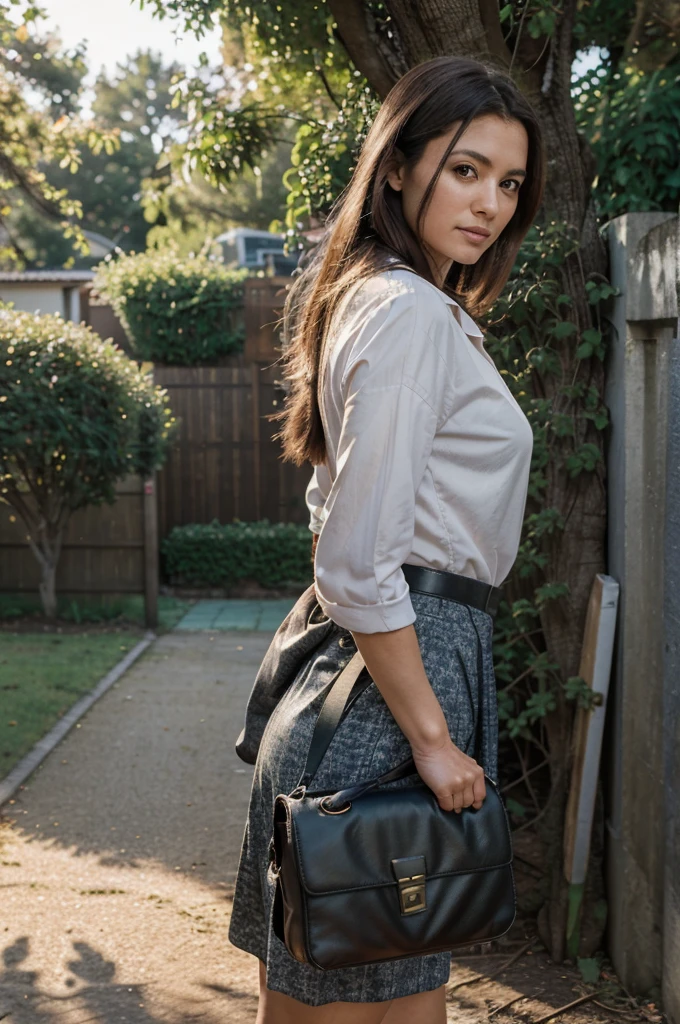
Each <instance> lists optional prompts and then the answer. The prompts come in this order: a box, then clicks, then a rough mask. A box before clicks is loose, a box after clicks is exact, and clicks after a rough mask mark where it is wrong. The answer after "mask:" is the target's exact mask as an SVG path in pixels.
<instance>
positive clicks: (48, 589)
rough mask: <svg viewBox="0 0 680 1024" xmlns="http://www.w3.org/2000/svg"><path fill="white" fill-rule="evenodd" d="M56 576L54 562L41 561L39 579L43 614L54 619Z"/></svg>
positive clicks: (55, 612)
mask: <svg viewBox="0 0 680 1024" xmlns="http://www.w3.org/2000/svg"><path fill="white" fill-rule="evenodd" d="M56 578H57V565H56V562H43V565H42V579H41V581H40V600H41V601H42V605H43V611H44V612H45V616H46V617H47V618H48V619H54V618H55V617H56V614H57V591H56Z"/></svg>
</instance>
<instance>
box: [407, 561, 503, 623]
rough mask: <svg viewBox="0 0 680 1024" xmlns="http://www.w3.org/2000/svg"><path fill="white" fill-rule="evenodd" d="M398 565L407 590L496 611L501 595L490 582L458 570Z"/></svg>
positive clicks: (494, 612) (408, 564) (491, 611)
mask: <svg viewBox="0 0 680 1024" xmlns="http://www.w3.org/2000/svg"><path fill="white" fill-rule="evenodd" d="M401 568H402V570H403V573H404V576H405V577H406V582H407V583H408V585H409V590H416V591H418V593H420V594H431V595H432V596H433V597H446V598H448V599H449V600H451V601H461V602H462V603H463V604H471V605H472V606H473V608H479V609H480V610H481V611H483V612H487V613H488V614H489V615H492V616H493V615H495V614H496V612H497V611H498V605H499V603H500V600H501V598H502V596H503V590H502V588H501V587H493V586H492V585H491V584H490V583H484V582H483V581H482V580H476V579H474V578H473V577H472V576H461V575H460V573H457V572H445V571H444V570H443V569H430V568H428V567H427V566H425V565H412V564H411V563H410V562H404V563H403V564H402V566H401Z"/></svg>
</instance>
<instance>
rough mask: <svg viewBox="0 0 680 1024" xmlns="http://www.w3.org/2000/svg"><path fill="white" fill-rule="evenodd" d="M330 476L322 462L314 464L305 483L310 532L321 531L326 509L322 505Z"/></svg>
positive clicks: (326, 493)
mask: <svg viewBox="0 0 680 1024" xmlns="http://www.w3.org/2000/svg"><path fill="white" fill-rule="evenodd" d="M331 483H332V481H331V477H330V473H329V472H328V467H327V466H326V465H325V464H324V463H319V465H318V466H314V472H313V473H312V478H311V480H310V481H309V483H308V484H307V490H306V491H305V501H306V502H307V508H308V509H309V529H310V530H311V531H312V533H321V527H322V526H323V523H324V519H325V517H326V510H325V508H324V505H325V503H326V499H327V498H328V494H329V492H330V489H331Z"/></svg>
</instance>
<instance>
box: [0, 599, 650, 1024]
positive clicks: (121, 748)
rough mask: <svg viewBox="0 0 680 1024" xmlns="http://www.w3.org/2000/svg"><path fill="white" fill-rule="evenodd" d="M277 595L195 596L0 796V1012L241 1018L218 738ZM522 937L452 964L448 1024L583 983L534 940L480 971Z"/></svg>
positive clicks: (239, 823) (63, 1017)
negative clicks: (0, 801) (9, 796)
mask: <svg viewBox="0 0 680 1024" xmlns="http://www.w3.org/2000/svg"><path fill="white" fill-rule="evenodd" d="M274 604H276V606H277V607H276V608H274V607H273V605H274ZM201 606H203V607H201ZM249 606H250V607H249ZM291 606H292V601H277V602H273V601H272V602H263V601H253V602H248V601H202V602H199V605H197V606H196V607H195V608H193V609H192V611H191V612H190V613H189V615H188V616H187V617H186V618H185V619H184V620H183V622H182V623H181V624H180V627H181V628H178V629H176V630H175V631H174V632H173V633H169V634H166V635H164V636H162V637H160V638H159V639H158V640H157V641H155V642H154V644H153V645H152V646H151V647H150V648H149V649H148V650H147V651H146V652H145V653H144V654H143V655H142V656H141V658H140V659H139V660H138V661H137V662H135V664H134V665H133V666H132V668H131V669H130V670H129V671H128V672H127V674H126V675H125V676H123V677H122V678H121V679H120V680H119V682H117V683H116V684H114V686H113V687H112V688H111V689H110V690H108V691H107V693H105V694H104V696H103V697H102V698H101V699H100V700H99V701H98V702H97V703H96V704H95V705H94V706H93V707H92V708H91V709H90V710H89V711H88V712H87V714H86V715H85V717H84V718H83V719H81V721H80V722H79V723H78V725H76V727H75V728H74V729H73V730H72V731H71V732H70V733H69V734H68V735H67V736H66V737H65V738H64V739H63V740H62V742H61V743H60V744H59V746H57V747H56V748H55V749H54V750H53V751H52V753H51V754H50V755H49V756H48V757H47V759H46V760H45V761H44V762H43V764H42V765H41V767H40V768H38V769H37V771H36V772H34V774H33V775H32V776H31V777H30V779H29V780H28V782H27V783H26V784H25V786H24V787H23V789H21V790H19V792H18V793H17V795H16V797H15V798H14V800H13V801H12V802H11V803H7V804H5V805H4V806H3V808H2V811H1V812H0V953H1V959H0V1021H2V1024H193V1022H197V1024H198V1022H200V1024H254V1021H255V1017H256V1012H257V988H258V971H257V961H256V960H255V959H254V958H253V957H251V956H249V955H248V954H247V953H243V952H241V951H240V950H238V949H235V948H234V947H232V946H230V944H229V941H228V938H227V932H228V923H229V914H230V908H231V893H232V891H233V880H234V877H235V873H236V868H237V863H238V854H239V850H240V847H241V840H242V835H243V826H244V823H245V816H246V810H247V804H248V798H249V794H250V786H251V779H252V768H250V767H248V766H246V765H244V764H243V763H242V762H241V761H239V759H238V758H237V756H236V754H235V752H234V742H235V740H236V737H237V736H238V733H239V732H240V730H241V725H242V721H243V712H244V708H245V703H246V699H247V696H248V693H249V692H250V688H251V686H252V681H253V679H254V678H255V675H256V673H257V669H258V667H259V665H260V663H261V661H262V658H263V656H264V654H265V652H266V650H267V647H268V646H269V643H270V640H271V636H272V633H273V631H274V630H275V629H276V627H277V626H278V624H279V623H280V622H281V620H282V618H283V617H284V616H285V614H286V613H287V611H288V609H289V608H290V607H291ZM192 622H193V623H194V626H193V627H191V628H190V624H191V623H192ZM244 623H247V624H248V626H247V628H246V627H245V626H244V625H243V624H244ZM525 938H526V936H525V935H523V934H518V935H517V936H515V938H514V941H513V942H512V943H511V944H510V945H509V946H508V949H507V952H495V953H493V954H491V955H490V956H489V957H488V958H479V957H475V958H470V957H468V958H466V957H463V956H461V957H460V958H458V960H457V961H454V966H453V970H452V974H451V980H450V984H449V995H448V998H449V1020H450V1022H451V1024H453V1022H454V1021H455V1024H482V1022H484V1021H487V1020H488V1014H489V1011H490V1010H491V1009H492V1008H496V1007H500V1006H504V1005H505V1004H510V1005H508V1008H507V1009H505V1010H503V1011H501V1012H500V1013H497V1014H496V1016H495V1017H494V1024H510V1022H513V1021H514V1022H517V1020H519V1019H524V1020H532V1019H533V1020H538V1019H540V1017H542V1016H545V1015H546V1014H548V1013H550V1012H551V1011H554V1010H555V1009H556V1008H557V1007H560V1006H564V1005H565V1004H567V1003H569V1002H570V1001H572V1000H573V999H574V998H576V997H577V996H578V995H579V994H580V993H581V992H582V991H583V986H582V984H581V983H580V979H579V976H578V972H577V970H576V968H575V967H574V966H567V965H566V964H563V965H559V966H558V965H555V964H552V963H551V961H550V960H549V958H548V957H547V954H546V953H545V951H542V950H541V948H540V943H539V946H538V948H537V949H534V950H532V949H530V948H527V950H526V952H525V953H524V954H523V955H522V956H521V958H520V959H518V960H517V962H515V963H514V964H513V965H512V966H510V967H509V968H508V969H507V970H501V973H500V974H499V975H498V977H496V978H495V979H494V978H493V972H494V971H497V970H499V968H501V967H502V965H503V964H504V963H505V962H506V958H507V957H508V956H510V955H511V954H512V951H513V950H516V949H517V948H518V946H519V948H520V949H521V948H522V946H523V945H524V941H525ZM478 971H479V972H481V973H480V974H477V972H478ZM490 975H491V977H490ZM475 977H477V978H478V979H479V981H478V983H477V984H466V985H464V987H457V986H459V985H460V983H461V982H468V981H469V980H470V979H474V978H475ZM520 998H521V999H522V1002H521V1003H518V1004H517V1006H515V1002H514V1001H515V1000H518V999H520ZM643 1019H644V1021H645V1022H649V1021H652V1020H655V1021H661V1019H662V1018H661V1017H660V1016H654V1017H651V1016H647V1015H646V1016H645V1017H644V1018H643V1017H642V1016H641V1015H637V1014H635V1013H633V1014H632V1015H631V1014H630V1013H628V1014H626V1013H625V1012H623V1011H622V1010H621V1009H620V1008H619V1009H617V1010H616V1012H611V1011H606V1010H605V1009H604V1008H603V1006H602V1004H601V1003H586V1004H583V1005H582V1006H579V1007H577V1008H575V1009H573V1010H571V1011H569V1012H568V1013H566V1014H563V1015H560V1016H559V1017H558V1018H557V1020H558V1022H559V1024H596V1022H603V1024H604V1022H607V1024H609V1022H614V1021H615V1022H616V1024H622V1022H627V1021H633V1022H636V1021H637V1022H640V1024H641V1022H642V1021H643Z"/></svg>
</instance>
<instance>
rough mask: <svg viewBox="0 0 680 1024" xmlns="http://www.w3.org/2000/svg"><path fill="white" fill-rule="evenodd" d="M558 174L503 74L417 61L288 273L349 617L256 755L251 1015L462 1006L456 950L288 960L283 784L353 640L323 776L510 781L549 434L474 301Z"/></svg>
mask: <svg viewBox="0 0 680 1024" xmlns="http://www.w3.org/2000/svg"><path fill="white" fill-rule="evenodd" d="M544 177H545V156H544V150H543V143H542V137H541V132H540V128H539V126H538V124H537V121H536V118H535V116H534V114H533V112H532V110H531V108H530V107H529V105H528V103H527V102H526V100H525V99H524V98H523V97H522V95H521V94H520V93H519V91H518V90H517V89H516V87H515V86H514V84H513V83H512V81H511V80H510V79H509V78H508V77H506V76H505V75H504V74H502V73H500V72H498V71H496V70H494V69H492V68H490V67H487V66H486V65H484V64H483V63H480V62H479V61H476V60H469V59H464V58H459V57H440V58H436V59H435V60H431V61H427V62H426V63H424V64H420V65H418V66H417V67H415V68H413V69H412V70H411V71H409V72H408V74H406V75H404V77H403V78H401V79H400V80H399V81H398V82H397V83H396V84H395V86H394V87H393V89H392V90H391V92H390V93H389V95H388V96H387V97H386V99H385V101H384V103H383V105H382V107H381V109H380V111H379V113H378V115H377V117H376V119H375V121H374V123H373V125H372V127H371V129H370V131H369V133H368V135H367V137H366V140H365V142H364V145H363V147H362V151H361V154H360V157H359V160H358V162H357V166H356V169H355V171H354V174H353V176H352V180H351V182H350V184H349V186H348V187H347V189H346V190H345V192H344V193H343V195H342V196H341V197H340V199H339V200H338V202H337V203H336V206H335V207H334V209H333V211H332V213H331V216H330V217H329V220H328V224H327V227H328V230H327V231H326V234H325V236H324V240H323V242H322V243H321V244H320V246H319V247H318V250H317V252H316V253H315V254H314V258H313V259H312V261H311V262H310V263H309V265H308V266H307V268H306V269H305V271H304V272H303V273H302V275H301V276H300V277H299V278H298V279H297V280H296V282H295V284H294V286H293V288H292V289H291V292H290V293H289V296H288V299H287V302H286V307H285V309H284V328H285V331H286V335H287V338H288V342H289V343H288V347H287V350H286V354H285V359H286V362H287V366H286V376H287V378H288V380H289V382H290V385H291V386H290V391H289V394H288V398H287V403H286V408H285V410H284V412H283V413H282V414H279V415H281V418H283V420H284V427H283V430H282V432H281V435H279V436H281V437H282V439H283V443H284V449H285V456H286V457H287V458H290V459H293V461H295V462H296V463H297V464H299V465H301V464H303V463H304V461H305V460H307V459H308V460H309V461H310V462H312V463H313V464H314V465H315V470H314V475H313V477H312V479H311V481H310V484H309V487H308V489H307V495H306V497H307V504H308V506H309V509H310V513H311V522H310V529H311V530H312V532H313V533H315V534H316V535H317V536H315V540H314V543H315V549H314V566H315V590H316V596H317V598H318V604H319V606H320V609H321V610H322V612H323V613H325V614H326V615H327V616H328V617H329V618H330V619H331V620H332V621H333V623H334V624H335V625H334V628H332V630H331V632H330V634H329V635H328V636H327V637H326V639H325V640H324V641H323V642H322V644H321V646H320V648H318V649H317V650H315V651H314V653H313V654H312V655H311V656H309V657H308V658H307V659H306V660H305V662H304V664H302V665H301V666H300V669H299V672H298V673H297V676H296V678H295V680H294V682H293V684H292V685H291V686H290V687H289V689H288V690H287V691H286V693H285V695H284V696H283V698H282V699H281V700H280V702H279V703H278V705H277V706H276V708H275V710H274V712H273V714H272V716H271V718H270V719H269V722H268V724H267V727H266V729H265V732H264V735H263V737H262V741H261V744H260V749H259V754H258V759H257V764H256V767H255V774H254V779H253V790H252V795H251V804H250V810H249V815H248V822H247V825H246V830H245V836H244V841H243V849H242V853H241V860H240V864H239V871H238V876H237V881H236V888H235V895H234V906H233V915H232V921H231V926H230V933H229V935H230V939H231V941H232V942H233V943H234V944H235V945H236V946H239V947H240V948H242V949H245V950H247V951H249V952H251V953H253V954H254V955H256V956H257V957H259V959H260V961H261V963H260V980H261V987H260V1008H259V1014H258V1018H257V1021H258V1024H293V1022H294V1024H325V1022H331V1021H332V1022H333V1024H344V1022H346V1021H347V1022H349V1021H352V1024H378V1022H384V1024H407V1022H408V1024H410V1022H412V1021H414V1020H415V1021H418V1022H419V1024H421V1022H422V1024H444V1022H445V1020H446V1010H445V997H444V985H445V982H446V981H447V979H448V976H449V971H450V954H449V953H439V954H434V955H428V956H421V957H412V958H408V959H405V960H399V961H392V962H383V963H379V964H372V965H370V966H367V967H358V968H356V967H355V968H350V969H338V970H332V971H320V970H318V969H317V968H315V967H313V966H310V965H307V964H302V963H298V962H297V961H296V960H294V959H293V958H292V957H291V956H290V955H289V953H288V951H287V949H286V947H285V946H284V944H283V943H282V942H280V941H279V939H278V938H277V937H276V936H275V935H274V934H273V932H272V930H271V926H270V911H271V905H272V898H273V893H274V883H273V879H272V877H271V875H270V874H269V873H268V871H267V867H268V845H269V840H270V836H271V830H272V814H273V802H274V798H275V797H276V795H277V793H282V792H285V793H289V792H291V791H292V790H293V789H294V788H295V786H296V784H297V782H298V779H299V777H300V775H301V773H302V770H303V768H304V764H305V760H306V755H307V749H308V747H309V742H310V738H311V735H312V730H313V727H314V724H315V721H316V717H317V715H318V712H319V706H320V705H319V699H318V698H320V697H321V698H322V696H323V695H322V691H323V690H324V687H325V686H326V685H327V683H328V681H329V679H331V678H332V677H333V676H334V675H335V674H337V671H338V668H339V667H340V666H342V665H343V664H345V663H346V661H347V658H348V654H349V656H351V654H352V653H353V650H352V647H353V645H356V647H358V649H359V650H360V652H361V654H362V656H363V658H364V661H365V663H366V667H367V669H368V672H369V673H370V676H371V678H372V680H373V683H372V684H371V685H370V686H369V687H368V689H366V690H365V691H364V692H363V693H362V694H361V696H360V697H359V698H358V699H357V700H356V702H355V703H354V704H353V705H352V707H351V708H350V710H349V712H348V713H347V714H346V716H345V718H344V719H343V721H342V722H341V724H340V726H339V728H338V730H337V732H336V734H335V736H334V737H333V740H332V742H331V745H330V747H329V749H328V751H327V753H326V755H325V756H324V759H323V761H322V763H321V766H320V768H319V770H318V772H317V774H316V776H315V778H314V786H313V788H314V789H315V790H324V789H325V790H331V789H339V788H341V787H344V786H348V785H351V784H353V783H355V782H358V781H360V780H362V779H369V778H374V777H375V776H377V775H379V774H381V773H382V772H384V771H387V770H388V769H389V768H391V767H394V766H395V765H397V764H399V762H400V761H402V760H404V758H406V757H407V756H408V755H409V753H411V754H412V755H413V757H414V760H415V763H416V766H417V769H418V774H419V776H420V779H422V781H423V782H425V783H426V784H427V785H428V786H429V787H430V788H431V789H432V790H433V792H434V793H435V795H436V797H437V800H438V802H439V805H440V807H442V809H444V810H447V811H453V812H456V813H459V812H460V811H461V809H462V808H463V807H469V806H473V807H480V806H481V803H482V801H483V800H484V797H485V795H486V794H485V787H484V772H485V771H486V773H487V774H488V775H489V777H490V778H492V779H493V780H494V782H495V781H497V775H496V773H497V736H498V719H497V704H496V685H495V677H494V671H493V663H492V629H493V611H495V603H494V602H495V601H497V599H498V596H499V591H498V590H497V589H496V588H498V587H499V585H500V584H501V583H502V581H503V580H504V579H505V577H506V576H507V574H508V572H509V571H510V569H511V567H512V564H513V562H514V560H515V557H516V554H517V549H518V545H519V538H520V531H521V525H522V519H523V515H524V509H525V502H526V494H527V483H528V477H529V469H530V461H531V454H532V446H533V435H532V430H531V427H530V425H529V423H528V421H527V419H526V417H525V416H524V414H523V412H522V410H521V409H520V407H519V405H518V404H517V402H516V401H515V400H514V398H513V397H512V395H511V393H510V391H509V390H508V388H507V387H506V385H505V383H504V382H503V379H502V377H501V376H500V374H499V373H498V370H497V369H496V367H495V366H494V364H493V361H492V360H491V357H490V356H489V355H488V354H487V353H486V352H485V349H484V347H483V342H482V338H483V334H482V332H481V331H480V329H479V328H478V327H477V325H476V323H475V321H474V319H473V318H472V316H473V315H479V314H481V313H483V312H484V311H485V310H486V309H488V307H489V306H490V305H491V303H492V302H493V300H494V299H495V298H496V297H497V296H498V294H499V293H500V292H501V290H502V289H503V286H504V285H505V282H506V281H507V278H508V276H509V273H510V270H511V268H512V265H513V263H514V260H515V257H516V255H517V251H518V249H519V246H520V243H521V241H522V239H523V238H524V236H525V235H526V233H527V231H528V230H529V227H530V226H531V223H532V220H533V218H534V217H535V215H536V212H537V210H538V208H539V205H540V201H541V198H542V193H543V188H544ZM431 570H437V571H436V572H434V573H433V572H431ZM433 579H435V583H434V584H433V582H432V581H433ZM437 581H438V582H437ZM442 581H445V583H446V596H441V595H442V589H441V585H442ZM438 588H439V589H438ZM347 647H349V648H350V651H349V652H347V650H346V648H347ZM478 673H481V674H482V676H483V685H484V692H485V696H486V701H485V704H484V706H483V707H482V708H478V707H477V700H478V698H477V681H478V679H479V676H478ZM477 714H481V715H482V716H483V726H484V731H483V736H484V740H483V749H482V750H477V751H474V755H475V756H474V757H473V756H471V755H470V754H469V753H468V750H469V744H470V742H471V740H472V737H473V733H474V724H475V721H476V715H477ZM418 781H419V780H418V777H417V776H416V777H411V781H409V780H408V779H406V780H400V781H399V782H396V783H392V785H409V784H413V783H414V782H418Z"/></svg>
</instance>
